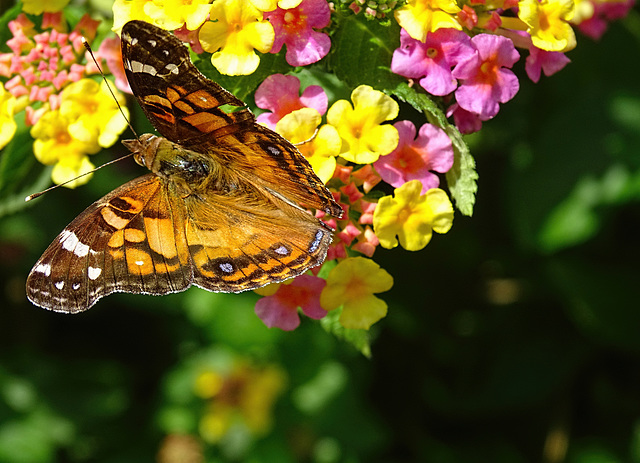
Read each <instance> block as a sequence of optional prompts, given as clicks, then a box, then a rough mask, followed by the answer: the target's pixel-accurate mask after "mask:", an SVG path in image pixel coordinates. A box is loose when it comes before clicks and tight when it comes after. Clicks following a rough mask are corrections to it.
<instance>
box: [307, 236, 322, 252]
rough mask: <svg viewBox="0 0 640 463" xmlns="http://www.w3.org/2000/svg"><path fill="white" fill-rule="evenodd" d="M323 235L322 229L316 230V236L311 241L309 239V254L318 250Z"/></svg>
mask: <svg viewBox="0 0 640 463" xmlns="http://www.w3.org/2000/svg"><path fill="white" fill-rule="evenodd" d="M323 237H324V231H322V230H318V231H317V232H316V236H315V237H314V239H313V241H311V243H310V244H309V249H308V252H309V253H310V254H313V253H314V252H316V251H317V250H318V248H319V247H320V243H321V242H322V238H323Z"/></svg>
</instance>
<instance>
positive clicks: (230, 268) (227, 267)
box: [220, 262, 233, 273]
mask: <svg viewBox="0 0 640 463" xmlns="http://www.w3.org/2000/svg"><path fill="white" fill-rule="evenodd" d="M220 270H222V271H223V272H224V273H233V265H231V264H230V263H229V262H224V263H222V264H220Z"/></svg>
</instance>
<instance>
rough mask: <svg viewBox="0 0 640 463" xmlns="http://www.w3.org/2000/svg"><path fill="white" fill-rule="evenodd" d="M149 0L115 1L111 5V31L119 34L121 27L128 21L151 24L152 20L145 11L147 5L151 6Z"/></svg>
mask: <svg viewBox="0 0 640 463" xmlns="http://www.w3.org/2000/svg"><path fill="white" fill-rule="evenodd" d="M151 3H152V1H151V0H116V1H115V2H114V3H113V27H112V28H111V30H112V31H114V32H116V33H118V34H120V30H121V29H122V26H124V25H125V24H126V23H128V22H129V21H132V20H134V19H138V20H140V21H145V22H148V23H153V19H152V18H151V16H149V15H148V14H147V13H146V12H145V10H146V8H148V7H147V5H151Z"/></svg>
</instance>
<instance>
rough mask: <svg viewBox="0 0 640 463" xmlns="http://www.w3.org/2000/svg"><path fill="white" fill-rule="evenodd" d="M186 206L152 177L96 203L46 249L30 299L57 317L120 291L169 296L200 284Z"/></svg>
mask: <svg viewBox="0 0 640 463" xmlns="http://www.w3.org/2000/svg"><path fill="white" fill-rule="evenodd" d="M185 213H186V209H185V207H184V204H182V205H181V204H180V203H175V202H172V201H171V199H170V197H169V194H168V189H167V187H166V184H165V183H163V182H162V180H161V179H160V178H158V177H157V176H155V175H153V174H148V175H145V176H143V177H139V178H137V179H135V180H132V181H130V182H128V183H126V184H124V185H123V186H121V187H120V188H117V189H116V190H114V191H112V192H111V193H109V194H108V195H106V196H104V197H103V198H102V199H100V200H98V201H96V202H95V203H93V204H92V205H91V206H89V207H88V208H87V209H86V210H85V211H84V212H83V213H82V214H80V215H79V216H78V217H77V218H76V219H75V220H73V221H72V222H71V223H70V224H69V225H68V226H67V227H66V228H65V229H64V230H63V231H62V233H60V235H58V237H57V238H56V239H55V240H54V241H53V243H51V245H50V246H49V247H48V248H47V250H46V251H45V252H44V254H43V255H42V257H41V258H40V260H38V262H37V263H36V264H35V266H34V267H33V269H32V270H31V273H30V274H29V277H28V278H27V297H28V298H29V300H31V302H33V303H34V304H36V305H38V306H40V307H44V308H46V309H51V310H54V311H58V312H69V313H75V312H80V311H83V310H86V309H88V308H89V307H91V306H92V305H93V304H95V302H96V301H97V300H98V299H100V298H101V297H104V296H107V295H109V294H111V293H113V292H116V291H124V292H131V293H148V294H167V293H173V292H176V291H183V290H184V289H186V288H188V287H189V285H190V284H191V281H192V280H193V272H192V267H191V265H190V260H189V255H188V251H187V247H186V241H185V234H184V225H181V224H183V223H184V215H185Z"/></svg>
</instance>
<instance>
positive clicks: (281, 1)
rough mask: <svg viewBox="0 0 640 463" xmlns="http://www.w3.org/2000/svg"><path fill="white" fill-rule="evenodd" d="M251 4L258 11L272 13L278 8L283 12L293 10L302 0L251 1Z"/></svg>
mask: <svg viewBox="0 0 640 463" xmlns="http://www.w3.org/2000/svg"><path fill="white" fill-rule="evenodd" d="M251 3H252V4H253V6H255V7H256V8H257V9H259V10H260V11H273V10H275V9H276V8H278V7H280V8H282V9H283V10H289V9H291V8H295V7H297V6H298V5H300V3H302V0H251Z"/></svg>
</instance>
